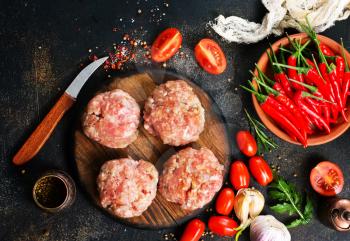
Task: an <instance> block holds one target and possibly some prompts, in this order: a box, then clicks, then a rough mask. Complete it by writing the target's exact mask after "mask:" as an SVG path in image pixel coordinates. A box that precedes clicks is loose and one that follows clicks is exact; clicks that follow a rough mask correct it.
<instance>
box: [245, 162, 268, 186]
mask: <svg viewBox="0 0 350 241" xmlns="http://www.w3.org/2000/svg"><path fill="white" fill-rule="evenodd" d="M249 170H250V172H251V174H252V175H253V177H254V178H255V180H256V181H257V182H258V183H259V184H260V185H261V186H266V185H267V184H269V183H270V182H272V180H273V174H272V171H271V168H270V166H269V164H267V162H266V161H265V160H264V159H263V158H262V157H260V156H254V157H252V158H250V159H249Z"/></svg>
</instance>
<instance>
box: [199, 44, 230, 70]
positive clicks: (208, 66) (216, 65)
mask: <svg viewBox="0 0 350 241" xmlns="http://www.w3.org/2000/svg"><path fill="white" fill-rule="evenodd" d="M194 55H195V57H196V60H197V62H198V63H199V65H200V66H201V67H202V68H203V69H204V70H205V71H207V72H208V73H210V74H221V73H222V72H224V71H225V69H226V65H227V63H226V57H225V54H224V52H222V50H221V48H220V46H219V45H218V44H217V43H216V42H215V41H214V40H211V39H207V38H205V39H202V40H201V41H199V43H198V44H197V45H196V47H195V48H194Z"/></svg>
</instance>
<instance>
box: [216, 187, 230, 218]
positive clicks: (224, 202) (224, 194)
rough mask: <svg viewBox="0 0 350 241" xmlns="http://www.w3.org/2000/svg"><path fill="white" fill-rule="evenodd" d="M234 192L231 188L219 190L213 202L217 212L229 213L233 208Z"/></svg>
mask: <svg viewBox="0 0 350 241" xmlns="http://www.w3.org/2000/svg"><path fill="white" fill-rule="evenodd" d="M234 200H235V193H234V192H233V190H232V189H231V188H228V187H226V188H224V189H222V190H221V191H220V193H219V195H218V197H217V198H216V202H215V209H216V212H217V213H218V214H221V215H229V214H230V213H231V211H232V209H233V203H234Z"/></svg>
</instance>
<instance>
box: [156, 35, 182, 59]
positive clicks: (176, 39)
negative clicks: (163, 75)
mask: <svg viewBox="0 0 350 241" xmlns="http://www.w3.org/2000/svg"><path fill="white" fill-rule="evenodd" d="M181 43H182V35H181V33H180V31H179V30H178V29H177V28H167V29H165V30H164V31H163V32H161V33H160V34H159V35H158V37H157V38H156V40H155V41H154V42H153V44H152V48H151V56H152V60H153V61H155V62H164V61H167V60H168V59H170V58H171V57H173V56H174V55H175V54H176V52H177V51H178V50H179V48H180V46H181Z"/></svg>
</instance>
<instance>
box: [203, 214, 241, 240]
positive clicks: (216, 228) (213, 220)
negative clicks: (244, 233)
mask: <svg viewBox="0 0 350 241" xmlns="http://www.w3.org/2000/svg"><path fill="white" fill-rule="evenodd" d="M237 227H238V225H237V223H236V221H235V220H233V219H232V218H229V217H226V216H212V217H210V218H209V221H208V228H209V230H210V231H212V232H213V233H215V234H217V235H219V236H231V237H232V236H233V235H235V234H236V233H237V231H236V230H235V228H237Z"/></svg>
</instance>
